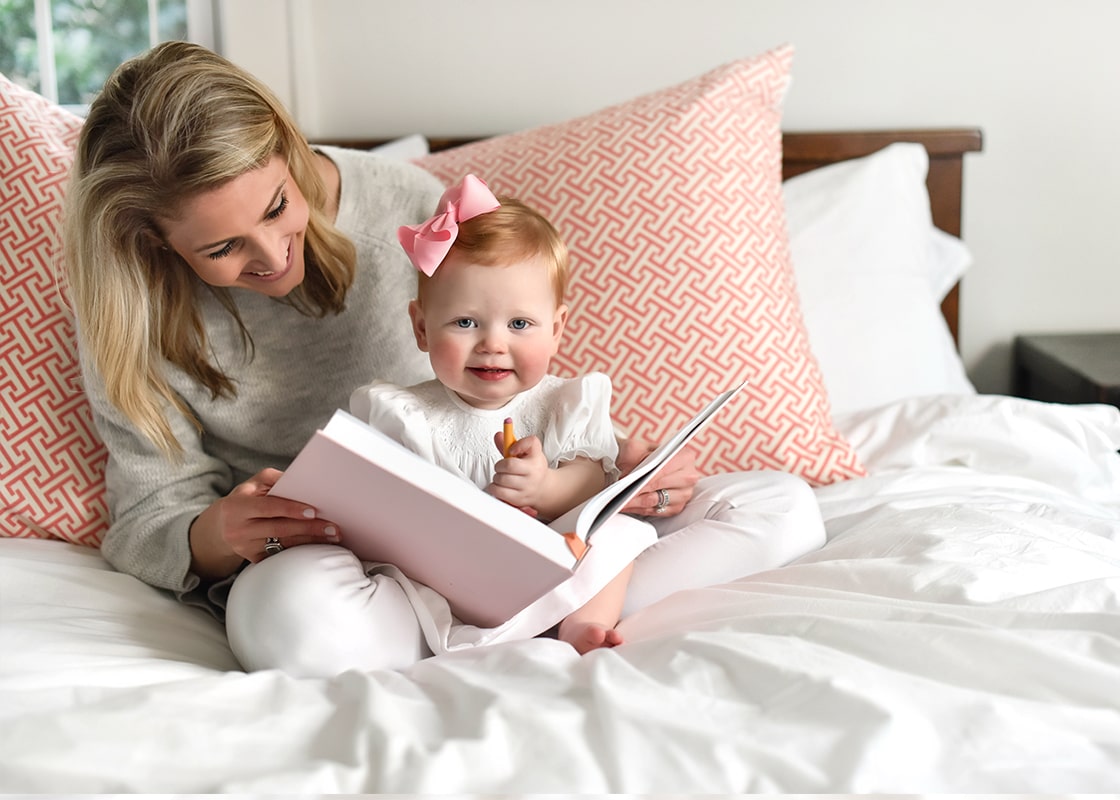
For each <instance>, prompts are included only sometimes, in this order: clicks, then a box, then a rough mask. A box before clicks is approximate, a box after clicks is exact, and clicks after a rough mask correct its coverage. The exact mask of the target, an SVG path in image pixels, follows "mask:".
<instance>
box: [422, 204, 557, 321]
mask: <svg viewBox="0 0 1120 800" xmlns="http://www.w3.org/2000/svg"><path fill="white" fill-rule="evenodd" d="M498 203H499V204H500V207H499V208H496V209H494V210H493V211H487V212H486V213H485V214H480V215H478V216H477V217H472V218H471V219H468V220H467V221H465V222H460V223H459V231H458V233H457V234H456V236H455V243H454V244H453V245H451V250H450V251H449V252H448V254H447V256H445V257H444V259H445V260H446V259H447V258H449V257H451V256H452V255H458V256H459V257H460V258H464V259H466V260H468V261H470V262H471V263H474V264H481V265H485V266H492V267H501V266H508V265H509V264H513V263H515V262H517V261H523V260H525V259H529V258H535V257H537V256H540V257H541V258H543V259H544V261H545V264H546V265H547V266H548V276H549V280H550V281H551V282H552V290H553V293H554V294H555V295H556V304H557V305H559V304H560V303H562V302H563V301H564V294H565V293H566V292H567V291H568V274H569V270H570V268H569V257H568V247H567V245H565V244H564V240H563V238H561V236H560V233H559V231H557V230H556V227H555V226H554V225H553V224H552V223H551V222H549V220H548V219H547V218H546V217H545V216H544V215H543V214H541V213H540V212H539V211H537V210H536V209H534V208H532V207H530V206H527V205H525V203H523V202H521V201H520V200H517V199H515V198H513V197H498ZM418 274H419V279H418V280H419V283H418V286H417V299H418V300H419V301H420V302H421V303H423V299H424V298H423V295H424V286H425V284H426V283H427V282H428V281H430V280H432V279H431V278H429V277H428V276H426V275H425V274H424V273H422V272H420V273H418ZM433 274H434V275H439V270H438V269H437V270H436V272H435V273H433Z"/></svg>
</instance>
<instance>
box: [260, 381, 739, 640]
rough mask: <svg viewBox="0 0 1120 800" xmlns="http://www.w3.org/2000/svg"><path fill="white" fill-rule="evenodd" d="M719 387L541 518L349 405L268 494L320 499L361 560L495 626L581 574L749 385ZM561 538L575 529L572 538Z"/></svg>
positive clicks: (324, 513)
mask: <svg viewBox="0 0 1120 800" xmlns="http://www.w3.org/2000/svg"><path fill="white" fill-rule="evenodd" d="M745 385H746V384H745V382H744V383H741V384H739V385H738V386H736V387H734V388H732V389H729V390H727V391H725V392H722V393H721V394H719V395H718V396H717V397H716V398H715V399H713V400H712V401H711V402H710V403H709V404H708V405H707V406H705V408H704V409H703V410H702V411H700V413H698V414H697V415H696V416H695V417H693V418H692V419H691V420H690V421H689V422H688V424H686V425H685V426H684V427H683V428H681V429H680V430H679V431H678V432H677V433H676V434H675V435H673V436H672V437H670V438H669V439H668V440H667V441H665V442H664V443H663V444H662V445H661V446H660V447H658V448H657V449H656V450H654V451H653V452H652V453H650V454H649V455H648V456H646V458H645V459H643V460H642V462H641V463H640V464H639V465H638V466H637V467H635V468H634V469H633V470H632V471H631V472H630V473H629V474H627V475H624V476H623V477H622V478H620V479H619V480H618V481H616V482H615V483H613V484H611V485H610V486H607V487H606V488H604V489H603V490H602V491H601V492H599V493H598V494H596V495H595V496H594V497H592V498H591V499H589V500H587V501H586V502H585V503H583V504H582V505H580V506H578V507H577V508H575V509H573V510H572V511H570V512H568V513H567V514H564V515H563V516H562V517H560V518H558V519H556V520H554V521H553V522H552V523H551V524H550V525H546V524H544V523H543V522H540V521H538V520H536V519H534V518H533V517H531V516H529V515H528V514H526V513H524V512H523V511H520V510H518V509H516V508H514V507H512V506H510V505H507V504H506V503H503V502H502V501H501V500H498V499H497V498H495V497H493V496H491V495H489V494H487V493H486V492H484V491H482V490H480V489H479V488H478V487H476V486H475V485H474V484H473V483H470V482H469V481H466V480H464V479H462V478H460V477H459V476H457V475H454V474H452V473H450V472H448V471H447V470H444V469H443V468H441V467H438V466H436V465H435V464H432V463H431V462H429V461H426V460H425V459H423V458H422V457H420V456H418V455H416V454H415V453H413V452H412V451H411V450H408V449H407V448H405V447H404V446H402V445H401V444H399V443H397V442H396V441H394V440H393V439H391V438H390V437H388V436H386V435H385V434H383V433H381V432H380V431H377V430H375V429H374V428H372V427H370V426H369V425H367V424H366V423H364V422H362V421H361V420H359V419H358V418H357V417H354V416H352V415H350V414H348V413H347V412H345V411H342V410H339V411H336V412H335V413H334V416H332V417H331V419H330V420H329V421H328V422H327V424H326V425H325V426H324V427H323V428H322V429H321V430H319V431H316V432H315V434H314V435H313V436H312V437H311V439H310V441H308V443H307V444H306V445H304V447H303V449H302V450H301V451H300V452H299V454H298V455H297V456H296V458H295V460H293V461H292V463H291V464H290V465H289V466H288V469H287V470H286V471H285V472H284V474H283V475H282V476H281V477H280V479H279V480H278V481H277V482H276V484H275V485H274V486H273V487H272V490H271V491H270V494H272V495H275V496H278V497H285V498H288V499H291V500H298V501H300V502H302V503H307V504H308V505H311V506H314V507H315V509H316V510H317V512H318V516H319V517H320V518H322V519H327V520H330V521H331V522H334V523H336V524H337V525H338V526H339V532H340V534H341V537H342V545H343V546H345V547H348V548H349V549H350V550H352V551H353V552H354V553H355V554H356V555H357V556H358V557H359V558H361V559H362V560H363V561H376V562H381V563H387V564H393V565H395V566H397V567H398V568H400V570H401V571H403V572H404V574H405V575H407V576H408V577H409V578H411V579H412V580H414V581H417V582H418V583H423V584H425V585H427V586H429V587H430V588H432V589H434V590H435V591H437V592H439V593H440V594H441V595H443V596H444V597H445V598H446V599H447V601H448V603H449V604H450V606H451V609H452V611H453V612H454V613H455V615H456V616H457V617H458V618H459V619H461V620H463V621H464V622H469V623H472V624H475V625H480V626H484V627H493V626H495V625H498V624H501V623H502V622H505V621H506V620H508V619H510V618H512V617H513V615H514V614H516V613H517V612H519V611H521V610H522V609H523V608H525V607H526V606H528V605H529V604H530V603H532V602H533V601H534V600H536V599H538V598H540V597H541V596H543V595H544V594H545V593H546V592H548V591H550V590H551V589H553V588H555V587H556V586H558V585H559V584H560V583H561V582H563V581H564V580H566V579H567V578H568V577H570V576H571V575H572V572H573V571H574V570H575V569H576V568H577V566H578V564H579V562H580V558H579V557H578V556H577V555H576V553H578V552H582V550H583V548H582V547H576V548H573V547H570V546H569V540H570V538H571V537H570V534H575V537H576V538H577V539H578V540H579V541H580V542H584V543H586V544H587V545H589V546H590V545H591V544H592V541H591V539H592V536H593V535H594V533H595V531H596V530H598V529H599V528H600V527H601V526H602V525H603V524H604V523H605V522H606V521H607V520H609V519H610V518H611V517H612V516H614V515H615V514H617V513H618V512H619V511H620V510H621V509H622V507H623V506H624V505H626V503H627V502H628V501H629V500H630V498H632V497H633V496H634V495H636V494H637V493H638V492H640V491H641V489H642V487H643V486H644V485H645V484H646V483H647V482H648V481H649V480H650V478H652V477H653V475H654V473H656V471H657V469H658V468H659V467H660V466H662V465H663V464H664V463H665V462H666V461H668V460H669V459H670V458H671V457H672V456H673V455H675V454H676V453H677V452H678V451H679V450H680V449H681V448H682V447H683V446H684V445H685V444H686V443H687V442H688V440H689V439H691V438H692V437H693V436H695V435H696V434H697V433H698V432H699V431H700V429H701V428H703V427H704V425H705V424H707V422H708V421H709V420H710V419H711V418H712V416H713V415H715V413H716V412H717V411H718V410H719V409H720V408H722V407H723V406H724V405H725V404H726V403H727V402H728V401H729V400H730V399H731V398H732V397H734V396H735V395H736V394H737V393H738V392H739V391H740V390H741V389H742V388H743V386H745ZM562 534H569V538H565V536H564V535H562Z"/></svg>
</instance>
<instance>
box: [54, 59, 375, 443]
mask: <svg viewBox="0 0 1120 800" xmlns="http://www.w3.org/2000/svg"><path fill="white" fill-rule="evenodd" d="M274 155H277V156H279V157H281V158H283V159H285V160H286V161H287V163H288V169H289V171H290V173H291V176H292V179H293V180H294V181H295V183H296V185H297V186H298V187H299V190H300V192H302V194H303V195H304V197H306V199H307V203H308V206H309V207H310V219H309V222H308V226H307V234H306V244H305V249H304V252H305V261H306V275H305V278H304V280H303V282H302V284H301V285H300V286H299V287H298V288H297V289H295V290H294V291H293V292H291V293H290V294H289V295H288V296H287V297H286V298H284V299H283V301H282V302H287V303H290V304H291V305H293V306H294V307H296V308H297V309H299V310H300V311H301V312H302V313H305V314H308V315H313V316H324V315H326V314H327V313H332V312H333V313H337V312H338V311H340V310H342V308H343V307H344V303H345V298H346V293H347V290H348V289H349V288H350V285H351V283H352V281H353V277H354V262H355V251H354V246H353V244H352V243H351V242H350V240H349V239H347V238H346V237H345V236H344V235H343V234H342V233H341V232H339V231H338V230H337V229H336V228H335V227H334V225H333V224H332V223H331V221H330V220H329V219H328V218H327V217H326V216H325V214H324V212H323V209H324V207H325V206H326V202H327V197H326V189H325V187H324V185H323V182H322V180H321V179H320V177H319V174H318V172H317V171H316V168H315V164H314V158H315V156H314V155H313V153H312V151H311V149H310V147H309V146H308V144H307V141H306V140H305V139H304V138H303V136H302V135H301V134H300V133H299V131H298V129H297V128H296V125H295V122H294V121H293V120H292V118H291V116H290V115H289V114H288V112H287V111H286V110H285V109H284V107H283V105H282V104H281V103H280V101H279V100H278V99H277V98H276V96H275V95H274V94H273V93H272V92H271V91H270V90H269V89H268V88H267V87H266V86H265V85H264V84H262V83H261V82H260V81H258V80H257V79H255V78H254V77H253V76H252V75H249V74H248V73H247V72H245V71H244V70H241V69H239V68H238V67H236V66H234V65H233V64H232V63H230V62H229V61H228V60H226V59H224V58H222V57H220V56H218V55H217V54H215V53H213V52H212V51H210V50H207V49H206V48H204V47H201V46H199V45H194V44H190V43H186V42H168V43H165V44H162V45H159V46H158V47H155V48H153V49H152V50H150V51H148V52H147V53H146V54H144V55H141V56H139V57H137V58H134V59H132V60H130V61H127V62H125V63H124V64H122V65H121V66H120V67H118V68H117V70H116V71H115V72H114V73H113V75H112V76H111V77H110V78H109V80H108V81H107V82H106V83H105V86H104V88H103V89H102V90H101V92H100V94H98V95H97V97H96V98H95V99H94V101H93V103H92V105H91V106H90V109H89V116H88V117H87V119H86V121H85V124H84V125H83V127H82V131H81V136H80V138H79V141H78V147H77V153H76V155H75V159H74V165H73V168H72V170H71V174H70V180H69V185H68V188H67V192H66V199H65V209H64V217H63V244H64V250H63V258H64V265H65V270H66V275H67V278H68V283H69V291H70V293H71V300H72V303H73V306H74V312H75V314H76V316H77V321H78V328H79V330H80V332H81V336H82V340H83V343H84V345H85V346H86V348H87V350H88V353H89V355H90V357H91V359H92V362H93V366H94V367H95V368H96V369H97V372H98V373H99V375H100V377H101V379H102V381H103V382H104V384H105V391H106V393H107V396H108V399H109V401H110V402H111V403H112V404H113V405H114V406H116V407H117V408H119V409H120V410H121V411H122V412H123V413H124V415H125V416H126V417H127V418H128V419H129V420H130V421H131V422H132V423H133V424H134V425H135V426H136V427H137V428H138V429H139V430H140V431H141V432H142V433H143V434H144V435H145V436H146V437H147V438H148V439H150V440H151V441H152V442H153V443H155V444H156V445H157V446H158V447H159V448H160V449H161V450H163V451H164V453H166V454H168V455H169V456H170V455H174V454H175V453H178V452H181V450H182V446H181V444H180V443H179V441H178V440H177V439H176V438H175V435H174V433H173V432H172V429H171V426H170V424H169V422H168V416H167V415H168V413H169V412H170V411H171V410H172V409H177V410H178V411H179V412H181V413H182V414H184V415H185V416H186V417H187V418H188V419H189V420H191V421H192V422H193V423H194V424H195V425H196V426H198V421H197V419H195V418H194V416H193V415H192V414H191V412H190V410H189V409H188V408H187V407H186V405H185V404H184V402H183V400H182V399H181V398H180V397H179V396H178V395H177V394H176V393H175V392H174V391H173V390H172V388H171V386H170V384H169V383H168V378H167V375H166V365H167V364H171V365H173V366H174V367H177V368H179V369H181V370H182V371H183V372H185V373H186V374H187V375H189V376H190V377H191V378H193V379H194V380H196V381H198V383H199V384H201V385H202V386H205V387H206V388H207V389H208V390H209V391H210V393H211V396H212V397H213V398H215V399H216V398H218V397H219V396H225V397H231V396H233V395H235V394H236V387H235V385H234V381H233V379H232V378H231V377H230V376H229V375H227V374H226V373H225V372H223V371H222V370H221V368H220V367H219V366H218V365H215V364H213V363H211V361H210V360H209V358H208V352H209V346H208V343H207V334H206V328H205V326H204V324H203V319H202V314H201V312H200V310H199V302H198V301H199V293H200V292H202V291H210V292H212V293H213V294H214V295H215V296H216V298H217V299H218V300H219V302H221V304H222V305H223V306H224V307H225V308H226V309H227V310H228V311H229V313H230V314H231V315H232V316H233V317H234V319H235V320H236V321H237V324H238V325H239V326H240V328H241V333H242V338H243V341H244V344H245V346H246V348H247V349H249V350H251V348H252V341H251V339H250V337H249V334H248V332H247V331H246V330H245V327H244V324H243V323H242V321H241V318H240V315H239V314H238V312H237V308H236V306H235V305H234V301H233V299H232V297H231V295H230V293H229V291H228V290H227V289H222V288H215V287H210V286H208V285H206V284H205V283H203V282H202V281H201V280H200V279H199V278H198V277H197V276H196V275H195V273H194V271H193V270H191V269H190V267H189V266H188V265H187V264H186V263H185V262H184V261H182V260H181V259H180V258H179V256H178V255H177V254H176V253H175V252H174V251H173V250H171V249H170V248H169V247H168V246H167V245H166V243H165V242H164V239H163V234H162V233H161V231H160V227H159V225H158V220H160V219H174V218H176V212H177V211H178V210H179V208H180V207H181V206H182V204H183V203H184V202H185V201H187V200H190V199H191V198H193V197H195V196H197V195H199V194H200V193H203V192H207V191H210V190H212V189H215V188H218V187H221V186H223V185H224V184H226V183H228V182H229V181H231V180H233V179H234V178H237V177H238V176H240V175H243V174H245V173H246V172H248V171H250V170H253V169H257V168H260V167H262V166H264V165H265V163H266V162H268V160H269V159H270V158H272V157H273V156H274Z"/></svg>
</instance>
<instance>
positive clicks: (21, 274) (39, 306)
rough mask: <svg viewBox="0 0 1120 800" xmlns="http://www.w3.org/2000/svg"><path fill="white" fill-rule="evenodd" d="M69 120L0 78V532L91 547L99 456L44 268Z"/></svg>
mask: <svg viewBox="0 0 1120 800" xmlns="http://www.w3.org/2000/svg"><path fill="white" fill-rule="evenodd" d="M80 127H81V120H80V119H79V118H77V117H75V116H74V115H72V114H70V113H68V112H66V111H64V110H63V109H61V108H59V107H58V106H56V105H54V104H52V103H50V102H49V101H47V100H45V99H44V98H42V97H39V96H38V95H36V94H34V93H32V92H29V91H27V90H26V89H23V88H21V87H19V86H17V85H15V84H14V83H12V82H11V81H9V80H8V79H7V78H5V77H4V76H3V75H0V176H2V179H0V536H23V537H43V538H51V537H55V538H60V539H65V540H67V541H70V542H73V543H75V544H86V545H93V546H97V545H98V544H100V542H101V537H102V536H103V534H104V532H105V529H106V527H107V525H108V510H107V507H106V503H105V478H104V472H105V459H106V454H105V448H104V446H103V445H102V444H101V442H100V440H99V439H98V438H97V435H96V433H95V432H94V429H93V422H92V415H91V413H90V409H89V405H88V403H87V402H86V398H85V395H84V394H83V393H82V389H81V384H80V379H79V373H78V364H77V358H76V355H75V346H74V328H73V324H72V322H71V318H70V316H69V312H68V310H67V308H66V303H65V300H64V299H63V297H62V294H61V289H60V287H59V282H58V278H57V275H58V270H57V266H56V259H57V253H58V240H57V236H58V224H59V212H60V205H61V201H62V191H63V183H64V181H65V179H66V173H67V170H68V169H69V168H70V162H71V161H72V159H73V150H74V144H75V143H76V141H77V138H78V130H79V128H80Z"/></svg>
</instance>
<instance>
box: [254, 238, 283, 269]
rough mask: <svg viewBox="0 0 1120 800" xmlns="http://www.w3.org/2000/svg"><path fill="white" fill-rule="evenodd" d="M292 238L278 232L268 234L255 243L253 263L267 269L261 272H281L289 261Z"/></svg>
mask: <svg viewBox="0 0 1120 800" xmlns="http://www.w3.org/2000/svg"><path fill="white" fill-rule="evenodd" d="M289 242H290V238H289V237H288V236H287V235H285V234H281V233H279V232H277V233H276V234H272V233H271V232H270V233H266V234H263V235H261V236H260V237H259V238H257V239H255V240H254V242H253V262H254V263H257V264H260V265H262V266H263V267H266V268H267V269H265V270H260V271H261V272H266V271H267V272H279V271H280V270H282V269H283V268H284V265H285V264H286V263H287V261H288V246H289Z"/></svg>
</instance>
